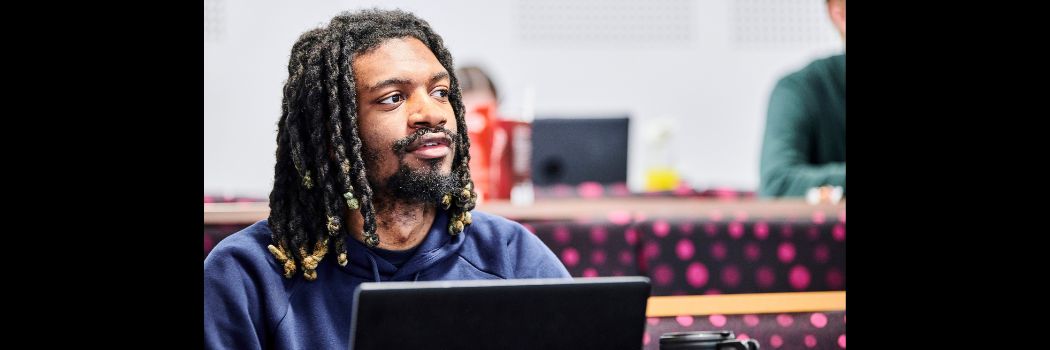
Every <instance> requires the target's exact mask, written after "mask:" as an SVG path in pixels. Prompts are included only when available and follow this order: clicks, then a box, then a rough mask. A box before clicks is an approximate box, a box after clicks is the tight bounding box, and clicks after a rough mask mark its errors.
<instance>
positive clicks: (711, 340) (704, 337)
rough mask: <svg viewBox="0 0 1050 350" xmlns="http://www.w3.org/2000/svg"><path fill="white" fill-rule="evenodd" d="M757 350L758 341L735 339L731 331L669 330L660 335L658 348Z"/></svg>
mask: <svg viewBox="0 0 1050 350" xmlns="http://www.w3.org/2000/svg"><path fill="white" fill-rule="evenodd" d="M724 349H735V350H758V341H757V340H754V339H737V338H736V335H735V334H733V331H696V332H671V333H664V334H663V335H661V336H660V350H724Z"/></svg>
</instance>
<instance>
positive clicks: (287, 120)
mask: <svg viewBox="0 0 1050 350" xmlns="http://www.w3.org/2000/svg"><path fill="white" fill-rule="evenodd" d="M453 72H454V67H453V64H452V56H451V55H450V54H449V52H448V50H447V49H446V48H445V46H444V43H443V41H442V39H441V37H440V36H438V35H437V34H436V33H434V31H433V30H432V29H431V28H430V25H429V24H428V23H427V22H426V21H424V20H422V19H419V18H417V17H415V16H414V15H412V14H410V13H407V12H403V11H381V10H365V11H360V12H355V13H343V14H340V15H338V16H336V17H335V18H333V19H332V21H331V22H330V23H329V24H328V25H327V26H324V27H321V28H318V29H314V30H311V31H308V32H306V33H304V34H303V35H302V36H300V37H299V40H298V41H297V42H296V43H295V44H294V45H293V47H292V53H291V58H290V60H289V63H288V80H287V82H286V83H285V86H284V102H283V103H282V113H281V118H280V120H279V121H278V131H277V164H276V166H275V167H274V168H275V174H274V185H273V191H272V192H270V216H269V218H268V219H266V220H263V221H260V222H257V223H255V224H253V225H251V226H249V227H247V228H245V229H244V230H242V231H240V232H237V233H235V234H233V235H231V236H230V237H228V238H226V239H225V240H223V241H222V242H220V243H219V244H218V245H217V246H216V247H215V249H214V250H213V251H212V252H211V254H209V255H208V257H207V259H205V261H204V335H205V339H204V344H205V348H209V349H215V348H236V349H259V348H281V349H284V348H289V349H345V348H347V342H348V340H349V339H348V336H349V332H350V313H351V307H352V299H353V294H354V290H355V288H357V286H358V285H360V284H361V283H362V282H384V281H425V280H464V279H517V278H568V277H570V276H569V273H568V271H566V269H565V267H564V266H563V265H562V264H561V262H560V261H558V258H557V257H556V256H555V255H554V254H553V253H552V252H551V251H550V249H549V248H547V247H546V246H545V245H544V244H543V243H542V242H541V241H540V240H539V239H537V238H536V237H535V236H534V235H532V234H530V233H529V232H528V231H527V230H525V228H524V227H522V226H521V225H520V224H517V223H515V222H513V221H510V220H507V219H504V218H501V217H498V216H493V215H489V214H485V213H480V212H474V213H473V215H472V213H471V210H473V209H474V204H475V201H476V200H477V192H475V191H474V188H473V184H472V182H471V178H470V171H469V168H468V162H469V161H470V156H469V148H470V141H469V139H468V137H467V130H466V126H465V124H464V108H463V102H462V99H461V96H460V89H459V86H458V83H457V79H456V77H455V75H453ZM407 331H411V330H407Z"/></svg>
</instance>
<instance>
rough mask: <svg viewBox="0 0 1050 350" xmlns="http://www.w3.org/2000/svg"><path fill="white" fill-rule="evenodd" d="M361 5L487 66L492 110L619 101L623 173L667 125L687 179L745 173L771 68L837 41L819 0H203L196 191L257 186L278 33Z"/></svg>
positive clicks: (269, 140)
mask: <svg viewBox="0 0 1050 350" xmlns="http://www.w3.org/2000/svg"><path fill="white" fill-rule="evenodd" d="M372 6H380V7H384V8H394V7H398V8H402V9H405V10H409V11H412V12H415V13H416V14H417V15H419V16H420V17H422V18H424V19H426V20H427V21H429V22H430V24H431V25H432V26H433V27H434V28H435V30H436V31H437V32H438V33H439V34H440V35H441V36H442V37H443V38H444V39H445V43H446V45H447V46H448V48H449V50H450V51H451V52H452V54H453V56H454V59H455V61H456V63H457V64H468V63H469V64H480V65H482V66H484V67H485V68H487V69H488V70H489V71H490V72H491V73H492V75H493V76H494V78H495V79H496V81H497V83H498V87H499V89H500V91H501V94H502V95H503V104H502V106H501V110H502V112H503V113H504V114H506V115H512V116H513V115H521V114H522V110H523V108H526V107H527V106H532V108H534V110H535V112H536V114H537V115H539V116H542V115H545V114H546V115H553V114H557V115H562V116H565V115H572V114H580V115H586V114H600V113H603V112H619V111H627V112H629V113H630V114H631V115H632V118H633V119H632V125H631V127H632V132H631V149H630V154H629V173H628V180H629V182H630V185H631V187H632V188H634V189H641V188H642V185H643V183H644V179H643V177H642V176H643V173H644V163H645V162H644V160H643V159H642V157H643V155H644V154H645V152H644V151H645V147H646V144H645V140H644V138H643V137H642V134H643V133H642V132H641V131H642V129H643V128H646V127H647V125H648V124H649V123H651V122H654V121H664V122H666V121H670V122H673V123H674V124H675V125H678V127H676V128H675V130H674V131H675V135H674V139H673V145H674V146H675V147H674V148H675V153H674V156H675V159H676V166H677V168H678V170H679V171H681V173H682V174H683V176H684V177H685V178H686V179H688V180H689V181H690V182H691V183H692V184H693V185H695V186H698V187H707V186H730V187H736V188H742V189H755V188H757V185H758V153H759V148H760V146H761V137H762V128H763V125H764V116H765V110H766V105H767V103H768V97H769V92H770V90H771V89H772V86H773V84H774V83H775V81H776V79H777V78H778V77H779V76H781V75H783V74H786V73H788V72H790V71H793V70H796V69H798V68H801V67H802V66H803V65H805V64H806V63H808V62H809V61H810V60H812V59H815V58H819V57H823V56H827V55H831V54H835V53H839V52H842V51H843V50H844V45H843V43H842V41H841V39H840V38H839V37H838V34H837V33H836V32H835V31H834V29H833V27H832V25H831V23H830V21H829V20H828V19H827V16H826V15H825V12H824V1H821V0H662V1H624V0H518V1H483V0H458V1H440V2H434V1H383V2H380V1H322V0H311V1H278V0H205V6H204V8H205V37H204V149H205V151H204V152H205V153H204V192H205V193H207V194H228V195H243V196H265V195H266V194H268V193H269V189H270V186H271V185H272V183H271V182H272V177H273V163H274V150H275V147H276V146H275V132H276V122H277V119H278V118H279V117H280V103H281V87H282V85H283V81H284V79H286V78H287V62H288V56H289V52H290V50H291V46H292V43H294V41H295V39H296V38H297V37H298V36H299V35H300V34H301V33H302V32H304V31H306V30H309V29H311V28H314V27H317V26H320V25H322V24H324V23H325V22H327V21H328V20H329V19H330V18H331V17H332V16H334V15H335V14H337V13H338V12H340V11H343V10H348V9H356V8H363V7H372ZM594 33H609V34H608V35H604V34H603V35H597V36H596V35H592V34H594ZM528 89H531V90H532V91H534V94H533V96H534V98H533V99H531V100H526V96H527V94H526V90H528Z"/></svg>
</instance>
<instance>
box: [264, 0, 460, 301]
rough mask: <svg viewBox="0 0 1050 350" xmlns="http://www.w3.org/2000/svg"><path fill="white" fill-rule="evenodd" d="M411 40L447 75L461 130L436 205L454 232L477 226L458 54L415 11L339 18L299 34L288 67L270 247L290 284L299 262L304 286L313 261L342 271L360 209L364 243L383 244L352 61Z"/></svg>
mask: <svg viewBox="0 0 1050 350" xmlns="http://www.w3.org/2000/svg"><path fill="white" fill-rule="evenodd" d="M405 37H413V38H416V39H419V40H420V41H422V42H423V44H425V45H426V46H427V47H428V48H430V51H431V52H433V53H434V56H436V57H437V59H438V61H439V62H440V63H441V65H442V66H443V67H444V68H445V70H447V71H448V72H449V75H450V77H449V80H450V81H451V91H450V93H449V101H450V102H451V104H452V109H453V111H454V112H455V115H456V123H457V125H458V126H459V128H458V129H459V130H458V136H459V137H455V138H454V139H455V140H456V141H455V142H456V147H455V154H454V158H453V169H452V171H453V175H454V176H453V177H454V178H455V182H456V190H455V191H452V192H451V193H447V194H445V195H444V196H443V198H442V200H441V205H440V207H441V208H443V209H446V210H447V211H448V215H449V232H450V233H451V234H453V235H456V234H459V233H460V232H462V231H463V229H464V228H465V227H466V226H467V225H470V223H471V216H470V211H471V210H473V209H474V205H475V203H476V201H477V192H475V191H474V186H473V181H472V180H471V178H470V168H469V166H468V164H469V162H470V138H469V137H468V136H467V126H466V122H465V120H464V117H463V115H464V112H463V111H464V107H463V100H462V94H461V92H460V88H459V82H458V81H457V79H456V76H455V73H454V72H455V70H454V69H453V67H454V66H453V64H452V55H451V54H449V52H448V50H447V49H446V48H445V45H444V42H443V41H442V39H441V37H440V36H438V35H437V33H434V31H433V29H431V28H430V24H428V23H427V22H426V21H424V20H423V19H420V18H418V17H416V16H415V15H413V14H411V13H408V12H404V11H401V10H392V11H387V10H379V9H370V10H363V11H360V12H353V13H351V12H343V13H341V14H339V15H338V16H336V17H335V18H333V19H332V21H331V22H330V23H328V25H327V26H324V27H321V28H317V29H313V30H310V31H307V32H306V33H303V34H302V35H301V36H300V37H299V39H298V40H297V41H296V43H295V44H294V45H293V46H292V52H291V57H290V59H289V61H288V80H287V81H286V82H285V85H284V99H283V102H282V104H281V118H280V121H278V124H277V125H278V127H277V164H276V165H275V166H274V185H273V190H272V191H271V192H270V216H269V225H270V228H271V230H272V231H273V234H272V235H271V240H272V244H271V245H269V246H268V247H267V248H268V249H269V251H270V253H271V254H273V255H274V258H276V260H277V262H278V263H279V264H280V265H281V266H282V267H283V269H284V276H285V277H286V278H292V277H293V276H294V275H295V272H296V266H300V267H302V270H303V277H304V278H305V279H306V280H308V281H313V280H315V279H316V278H317V273H316V268H317V265H318V263H320V261H321V260H322V259H323V258H324V257H325V255H327V254H328V253H329V252H331V253H333V254H334V255H336V256H337V261H338V263H339V265H342V266H345V265H346V263H347V257H346V247H345V246H344V240H345V239H346V238H347V235H349V234H350V233H349V232H348V227H347V226H346V225H344V220H345V218H347V217H348V214H349V211H348V210H360V211H361V214H362V216H363V217H364V230H363V231H364V232H363V235H364V237H365V243H366V244H367V245H368V246H369V247H375V246H376V245H378V244H379V236H378V235H377V234H376V214H375V207H374V205H373V200H374V197H373V195H374V194H373V191H372V187H371V186H370V185H369V183H368V179H367V176H366V174H365V163H364V159H363V158H362V144H361V138H360V136H359V135H358V130H357V117H358V116H357V90H356V86H355V78H354V72H353V71H352V69H351V67H352V66H351V62H352V61H353V59H354V57H356V56H357V55H360V54H364V53H366V52H368V51H369V50H371V49H373V48H375V47H378V46H379V45H380V44H382V43H383V42H384V41H386V40H388V39H396V38H405ZM329 244H332V245H334V249H329Z"/></svg>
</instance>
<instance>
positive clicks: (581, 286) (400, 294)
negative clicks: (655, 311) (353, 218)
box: [350, 277, 650, 350]
mask: <svg viewBox="0 0 1050 350" xmlns="http://www.w3.org/2000/svg"><path fill="white" fill-rule="evenodd" d="M649 291H650V285H649V279H648V278H646V277H597V278H579V279H522V280H472V281H428V282H384V283H362V284H361V286H360V287H359V288H358V289H357V291H356V292H355V294H354V309H353V315H352V316H351V320H352V321H351V328H350V349H352V350H375V349H632V350H638V349H640V348H641V347H642V335H643V332H644V331H645V308H646V305H647V302H648V298H649Z"/></svg>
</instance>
